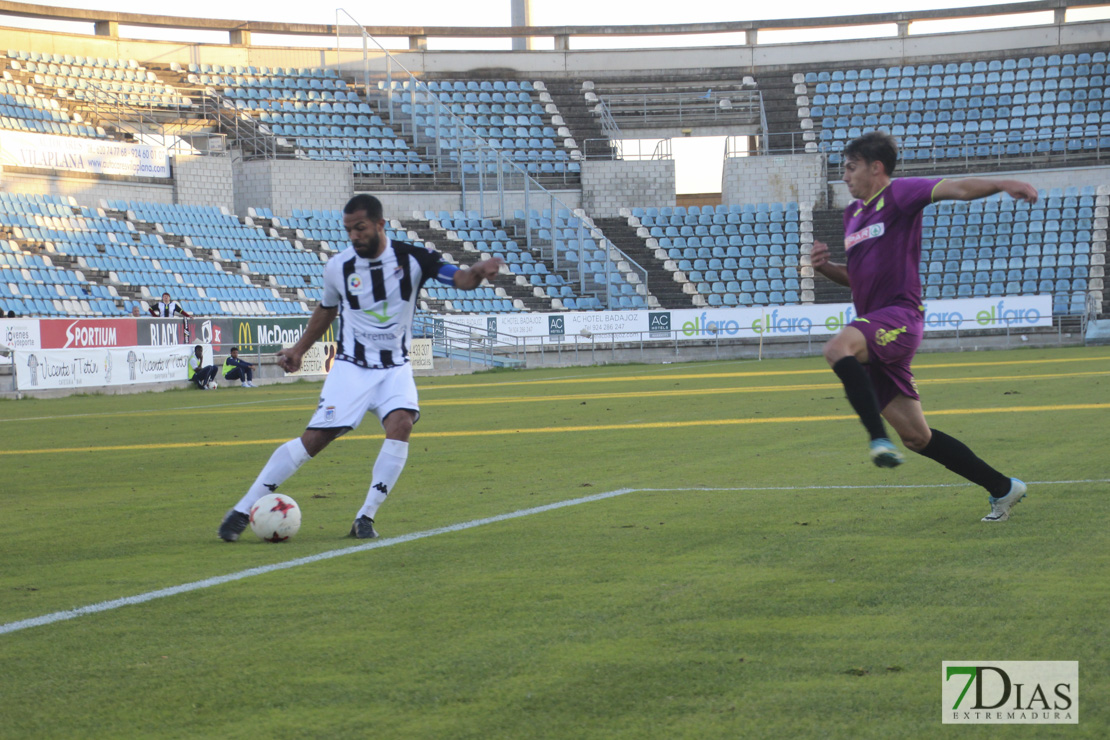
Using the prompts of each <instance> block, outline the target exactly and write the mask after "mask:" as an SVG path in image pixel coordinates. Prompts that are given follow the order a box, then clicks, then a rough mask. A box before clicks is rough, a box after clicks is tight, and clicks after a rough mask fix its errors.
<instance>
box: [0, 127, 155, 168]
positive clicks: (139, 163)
mask: <svg viewBox="0 0 1110 740" xmlns="http://www.w3.org/2000/svg"><path fill="white" fill-rule="evenodd" d="M0 164H2V165H4V166H5V167H35V168H39V169H51V170H69V171H71V172H91V173H93V174H98V175H126V176H130V177H169V176H170V160H169V156H168V153H167V151H166V148H165V147H164V146H147V145H145V144H130V143H127V142H123V141H114V140H110V139H87V138H82V137H79V136H51V135H50V134H32V133H27V132H24V131H0Z"/></svg>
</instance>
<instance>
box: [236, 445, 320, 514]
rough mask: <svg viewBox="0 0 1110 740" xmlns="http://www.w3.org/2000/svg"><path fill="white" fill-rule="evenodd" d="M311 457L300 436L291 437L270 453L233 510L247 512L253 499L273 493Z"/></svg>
mask: <svg viewBox="0 0 1110 740" xmlns="http://www.w3.org/2000/svg"><path fill="white" fill-rule="evenodd" d="M311 459H312V455H309V454H308V450H306V449H305V448H304V443H303V442H301V438H300V437H297V438H296V439H291V440H289V441H288V442H286V443H285V444H283V445H282V446H281V447H278V448H277V449H276V450H274V454H272V455H270V461H269V462H268V463H266V467H264V468H262V472H261V473H259V474H258V477H257V478H255V480H254V484H253V485H251V487H250V489H249V490H248V491H247V493H246V495H245V496H243V498H241V499H239V503H237V504H235V510H236V511H238V512H242V513H243V514H249V513H250V510H251V507H252V506H254V502H255V501H257V500H258V499H260V498H262V497H263V496H265V495H266V494H267V493H273V492H274V490H275V489H276V488H277V487H278V486H280V485H281V484H282V483H284V482H285V481H286V480H288V478H289V476H291V475H293V473H296V472H297V468H299V467H301V466H302V465H304V464H305V463H306V462H308V461H309V460H311Z"/></svg>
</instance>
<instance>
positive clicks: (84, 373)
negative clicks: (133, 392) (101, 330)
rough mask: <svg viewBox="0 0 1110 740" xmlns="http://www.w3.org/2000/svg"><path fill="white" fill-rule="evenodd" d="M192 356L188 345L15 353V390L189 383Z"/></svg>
mask: <svg viewBox="0 0 1110 740" xmlns="http://www.w3.org/2000/svg"><path fill="white" fill-rule="evenodd" d="M192 353H193V348H192V347H191V346H188V345H177V346H174V347H120V348H116V347H87V348H85V349H39V350H32V351H27V350H16V351H15V352H14V353H12V359H13V364H14V367H15V376H16V387H18V388H19V389H20V390H25V391H27V390H51V389H55V388H97V387H102V386H111V385H134V384H136V383H156V382H161V381H167V380H186V379H187V378H188V370H187V368H188V361H189V355H191V354H192ZM206 354H207V355H208V356H210V355H211V352H208V353H206Z"/></svg>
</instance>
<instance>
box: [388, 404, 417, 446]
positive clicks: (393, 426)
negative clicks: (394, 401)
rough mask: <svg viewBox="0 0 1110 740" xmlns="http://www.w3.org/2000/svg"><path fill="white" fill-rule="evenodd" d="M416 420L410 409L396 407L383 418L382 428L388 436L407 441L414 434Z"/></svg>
mask: <svg viewBox="0 0 1110 740" xmlns="http://www.w3.org/2000/svg"><path fill="white" fill-rule="evenodd" d="M414 421H415V419H414V415H413V413H412V412H411V411H409V410H408V409H395V410H394V411H390V412H389V413H388V414H386V417H385V418H384V419H382V428H383V429H384V430H385V436H386V437H387V438H389V439H399V440H401V441H407V440H408V438H409V435H410V434H412V427H413V423H414Z"/></svg>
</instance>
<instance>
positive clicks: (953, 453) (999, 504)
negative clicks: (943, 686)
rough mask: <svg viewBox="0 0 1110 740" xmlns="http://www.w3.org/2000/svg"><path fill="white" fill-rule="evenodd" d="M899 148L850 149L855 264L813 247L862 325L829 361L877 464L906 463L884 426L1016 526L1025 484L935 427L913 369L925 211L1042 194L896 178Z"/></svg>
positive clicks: (859, 144) (839, 340)
mask: <svg viewBox="0 0 1110 740" xmlns="http://www.w3.org/2000/svg"><path fill="white" fill-rule="evenodd" d="M897 163H898V144H897V142H896V141H895V140H894V138H893V137H892V136H890V135H889V134H887V133H885V132H882V131H871V132H868V133H866V134H864V135H863V136H861V137H860V138H858V139H855V140H854V141H852V142H850V143H849V144H848V145H847V146H846V147H845V148H844V182H845V183H847V185H848V192H849V193H851V195H852V197H853V198H855V199H856V200H854V201H852V203H851V204H850V205H849V206H848V208H847V209H846V210H845V211H844V249H845V254H846V255H847V264H839V263H836V262H833V261H831V260H830V259H829V248H828V245H826V244H824V243H822V242H820V241H816V240H815V241H814V242H813V249H812V251H811V253H810V258H811V263H812V265H813V269H815V270H816V271H817V272H819V273H821V274H822V275H824V276H825V277H827V278H828V279H830V280H832V281H833V282H836V283H840V284H841V285H846V286H848V287H849V288H851V290H852V301H853V303H854V304H855V308H856V316H857V318H856V319H855V320H854V321H852V322H851V323H849V324H848V325H847V326H845V327H844V328H843V329H842V330H841V331H840V333H839V334H837V335H836V336H835V337H833V338H832V339H830V340H829V341H828V343H827V344H826V345H825V350H824V353H825V359H826V360H827V361H828V363H829V365H830V366H831V367H832V369H833V372H835V373H836V374H837V376H838V377H839V378H840V380H841V382H842V383H843V384H844V390H845V392H846V394H847V396H848V401H849V402H850V403H851V404H852V408H853V409H855V411H856V413H857V414H859V417H860V421H862V422H863V426H864V427H865V428H866V429H867V432H868V434H869V435H870V436H871V460H872V461H873V462H874V463H875V464H876V465H878V466H879V467H883V468H893V467H895V466H897V465H901V464H902V461H903V458H902V454H901V453H900V452H899V451H898V449H897V448H896V447H895V446H894V444H893V443H892V442H891V441H890V439H888V438H887V432H886V428H885V426H884V425H883V419H884V418H885V419H886V420H887V421H888V422H890V425H891V426H892V427H894V431H896V432H897V433H898V436H899V437H900V438H901V439H902V443H903V444H904V445H905V446H906V447H907V448H909V449H911V450H913V451H914V452H917V453H919V454H921V455H924V456H925V457H928V458H931V459H933V460H936V461H937V462H939V463H940V464H941V465H943V466H944V467H946V468H948V469H949V470H951V471H952V472H954V473H956V474H957V475H961V476H963V477H964V478H967V479H968V480H969V481H971V482H973V483H976V484H978V485H980V486H982V487H983V488H985V489H986V490H987V492H988V493H989V494H990V505H991V511H990V513H989V514H987V515H986V516H985V517H983V521H984V522H1001V521H1005V520H1006V519H1009V517H1010V509H1012V508H1013V507H1014V505H1015V504H1017V502H1018V501H1020V500H1021V499H1023V498H1024V497H1025V492H1026V485H1025V483H1023V482H1022V481H1020V480H1018V479H1017V478H1010V477H1008V476H1006V475H1003V474H1002V473H1000V472H998V471H997V470H995V469H994V468H992V467H991V466H990V465H988V464H987V463H985V462H983V460H981V459H980V458H979V457H978V456H976V455H975V453H974V452H972V451H971V450H970V449H969V448H968V447H967V445H965V444H964V443H963V442H960V441H959V440H957V439H955V438H953V437H950V436H948V435H947V434H945V433H944V432H940V431H937V430H936V429H930V428H929V425H928V423H927V422H926V421H925V414H924V412H923V411H922V409H921V401H920V396H918V393H917V386H916V385H915V384H914V381H913V373H912V372H911V371H910V363H911V361H912V360H913V356H914V353H915V352H916V351H917V347H918V345H919V344H921V333H922V329H923V327H924V317H925V309H924V306H923V303H922V299H921V274H920V269H919V267H918V264H919V262H920V260H921V211H922V210H923V209H924V208H925V207H927V206H929V205H931V204H932V203H936V202H938V201H942V200H976V199H978V198H985V197H987V196H990V195H995V194H996V193H1006V194H1008V195H1010V196H1011V197H1013V198H1016V199H1018V200H1022V201H1025V202H1027V203H1035V202H1036V201H1037V190H1036V188H1034V187H1033V186H1032V185H1029V184H1028V183H1025V182H1020V181H1018V180H998V179H988V178H980V177H968V178H961V179H958V180H948V179H944V178H919V177H902V178H898V179H897V180H891V178H890V176H891V175H892V174H893V173H894V168H895V166H896V165H897Z"/></svg>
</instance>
